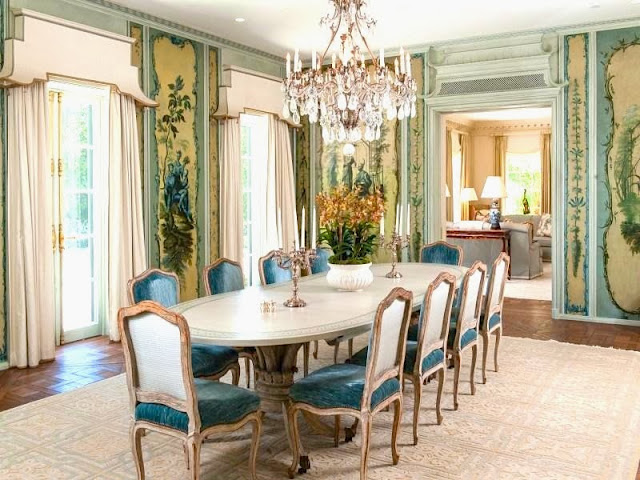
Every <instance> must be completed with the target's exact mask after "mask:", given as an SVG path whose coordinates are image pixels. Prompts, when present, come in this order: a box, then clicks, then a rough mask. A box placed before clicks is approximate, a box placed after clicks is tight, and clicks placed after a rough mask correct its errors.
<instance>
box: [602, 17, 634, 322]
mask: <svg viewBox="0 0 640 480" xmlns="http://www.w3.org/2000/svg"><path fill="white" fill-rule="evenodd" d="M596 39H597V56H598V71H597V75H598V78H597V82H598V91H597V108H598V112H597V113H598V116H597V119H598V120H597V139H598V142H597V143H598V178H599V179H600V181H599V182H598V190H597V193H596V195H597V196H596V203H597V208H598V210H597V218H598V235H597V242H598V250H599V252H601V255H598V265H597V269H598V275H597V281H598V288H597V314H598V316H601V317H611V318H628V319H636V320H640V282H639V280H640V273H639V272H640V180H639V179H640V143H639V142H638V139H639V138H640V90H638V70H639V68H640V28H629V29H619V30H610V31H603V32H598V34H597V37H596Z"/></svg>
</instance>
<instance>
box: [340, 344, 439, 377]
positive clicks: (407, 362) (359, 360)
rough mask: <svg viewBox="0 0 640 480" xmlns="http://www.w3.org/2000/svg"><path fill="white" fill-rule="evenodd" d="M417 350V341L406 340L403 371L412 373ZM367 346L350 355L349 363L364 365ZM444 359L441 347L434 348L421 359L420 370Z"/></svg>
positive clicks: (424, 369) (425, 369)
mask: <svg viewBox="0 0 640 480" xmlns="http://www.w3.org/2000/svg"><path fill="white" fill-rule="evenodd" d="M417 352H418V343H417V342H415V341H411V340H409V341H407V349H406V352H405V354H404V367H403V370H404V373H413V367H414V365H415V363H416V354H417ZM368 353H369V347H365V348H363V349H362V350H360V351H359V352H357V353H356V354H354V355H353V357H351V359H350V360H349V363H351V364H354V365H366V364H367V354H368ZM443 361H444V352H443V351H442V350H441V349H438V350H434V351H433V352H431V353H430V354H429V355H427V356H426V357H424V358H423V359H422V371H423V372H426V371H427V370H430V369H432V368H433V367H435V366H436V365H438V364H439V363H442V362H443Z"/></svg>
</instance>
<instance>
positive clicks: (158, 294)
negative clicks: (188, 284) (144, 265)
mask: <svg viewBox="0 0 640 480" xmlns="http://www.w3.org/2000/svg"><path fill="white" fill-rule="evenodd" d="M129 300H130V302H131V303H140V302H142V301H144V300H151V301H152V302H156V303H159V304H160V305H162V306H163V307H165V308H170V307H172V306H174V305H176V304H178V303H180V281H179V280H178V276H177V275H176V274H175V273H172V272H163V271H162V270H158V269H157V268H152V269H149V270H146V271H145V272H143V273H142V274H140V275H138V276H137V277H135V278H132V279H131V280H129Z"/></svg>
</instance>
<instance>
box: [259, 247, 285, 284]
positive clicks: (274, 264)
mask: <svg viewBox="0 0 640 480" xmlns="http://www.w3.org/2000/svg"><path fill="white" fill-rule="evenodd" d="M258 272H259V273H260V282H261V283H262V285H271V284H273V283H280V282H288V281H289V280H291V270H289V269H284V268H280V267H279V266H278V260H277V259H276V257H275V251H274V250H272V251H270V252H269V253H267V254H266V255H265V256H264V257H260V260H258Z"/></svg>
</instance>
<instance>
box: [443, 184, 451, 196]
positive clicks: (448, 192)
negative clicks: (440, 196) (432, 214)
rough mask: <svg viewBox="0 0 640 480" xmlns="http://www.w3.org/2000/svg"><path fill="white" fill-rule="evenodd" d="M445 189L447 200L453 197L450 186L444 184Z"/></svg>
mask: <svg viewBox="0 0 640 480" xmlns="http://www.w3.org/2000/svg"><path fill="white" fill-rule="evenodd" d="M444 188H445V196H446V197H447V198H449V197H451V192H450V191H449V185H447V184H446V183H445V184H444Z"/></svg>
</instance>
